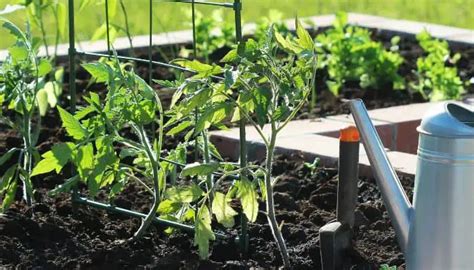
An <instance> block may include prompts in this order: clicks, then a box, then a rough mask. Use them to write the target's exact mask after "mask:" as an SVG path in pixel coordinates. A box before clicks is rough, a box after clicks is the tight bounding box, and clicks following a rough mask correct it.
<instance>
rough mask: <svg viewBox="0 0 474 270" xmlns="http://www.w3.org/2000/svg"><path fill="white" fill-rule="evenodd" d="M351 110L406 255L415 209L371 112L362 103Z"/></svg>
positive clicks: (359, 102)
mask: <svg viewBox="0 0 474 270" xmlns="http://www.w3.org/2000/svg"><path fill="white" fill-rule="evenodd" d="M349 106H350V109H351V112H352V115H353V117H354V120H355V123H356V126H357V128H358V129H359V133H360V135H361V138H362V143H363V144H364V148H365V151H366V152H367V156H368V158H369V161H370V165H371V167H372V170H373V172H374V176H375V179H376V181H377V185H378V186H379V188H380V191H381V193H382V199H383V201H384V203H385V206H386V208H387V210H388V213H389V215H390V218H391V219H392V222H393V226H394V228H395V232H396V234H397V239H398V243H399V245H400V247H401V249H402V251H403V252H405V250H406V248H407V244H408V234H409V230H410V220H411V215H412V212H413V208H412V206H411V204H410V201H409V200H408V197H407V195H406V194H405V191H404V190H403V187H402V185H401V183H400V180H399V179H398V176H397V174H396V172H395V170H394V169H393V167H392V165H391V164H390V161H389V160H388V158H387V154H386V153H385V149H384V146H383V144H382V141H381V140H380V137H379V136H378V134H377V131H376V129H375V127H374V125H373V124H372V122H371V120H370V118H369V115H368V113H367V109H366V108H365V106H364V103H363V102H362V100H360V99H356V100H351V101H350V102H349Z"/></svg>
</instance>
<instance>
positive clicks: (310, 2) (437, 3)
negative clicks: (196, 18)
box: [0, 0, 474, 48]
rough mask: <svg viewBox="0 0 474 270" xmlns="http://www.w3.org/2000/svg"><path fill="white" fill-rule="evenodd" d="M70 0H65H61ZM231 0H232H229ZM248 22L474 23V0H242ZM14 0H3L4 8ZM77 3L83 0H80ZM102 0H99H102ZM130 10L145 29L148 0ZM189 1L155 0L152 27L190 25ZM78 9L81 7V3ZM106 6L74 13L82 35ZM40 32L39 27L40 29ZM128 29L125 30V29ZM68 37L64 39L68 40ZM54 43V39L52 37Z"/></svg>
mask: <svg viewBox="0 0 474 270" xmlns="http://www.w3.org/2000/svg"><path fill="white" fill-rule="evenodd" d="M60 1H63V2H64V3H66V2H67V1H66V0H60ZM102 1H103V0H102ZM213 1H214V2H225V0H213ZM227 1H231V0H227ZM242 1H243V19H244V22H251V21H256V20H258V18H260V17H261V16H265V15H267V14H268V12H269V10H271V9H276V10H279V11H281V12H282V13H283V16H284V17H285V18H290V17H294V16H295V15H298V16H299V17H305V16H311V15H318V14H329V13H334V12H336V11H347V12H359V13H366V14H372V15H381V16H387V17H392V18H402V19H410V20H417V21H425V22H432V23H438V24H444V25H451V26H457V27H463V28H470V29H474V14H473V13H472V11H473V10H474V0H242ZM12 2H14V0H0V9H3V8H4V7H5V6H6V5H7V4H9V3H12ZM75 2H76V6H77V7H78V6H79V4H80V2H81V1H80V0H76V1H75ZM100 2H101V0H97V3H100ZM125 5H126V7H127V10H128V14H129V21H130V26H131V31H132V33H133V34H136V35H139V34H146V33H147V32H148V0H125ZM190 6H191V5H189V4H183V3H163V2H162V1H160V0H154V4H153V9H154V12H153V16H154V21H153V27H154V29H155V31H154V32H165V31H172V30H178V29H184V28H190V25H191V24H190V19H189V16H187V15H186V14H187V13H188V12H186V10H188V11H189V9H190ZM198 9H199V10H200V11H201V12H202V13H204V14H210V13H211V11H212V8H209V7H202V6H200V7H199V8H198ZM77 10H78V8H77ZM104 14H105V13H104V6H103V5H94V6H92V7H89V8H87V9H85V10H83V11H82V12H81V13H77V14H76V17H77V18H76V29H77V30H76V32H77V34H76V36H77V38H78V39H80V40H85V39H90V37H91V36H92V34H93V32H94V30H95V29H96V28H97V27H98V26H100V25H101V24H102V23H103V22H104V20H105V16H104ZM225 16H226V18H227V19H229V20H232V18H233V14H232V10H228V11H226V13H225ZM6 17H7V18H8V19H10V20H12V21H13V22H15V23H16V24H18V25H19V26H22V27H24V25H25V12H24V11H17V12H16V13H14V14H9V15H7V16H6ZM113 22H114V23H116V24H119V25H123V16H122V13H121V10H120V9H118V10H117V15H116V17H115V18H114V21H113ZM46 26H47V27H46V28H47V32H48V34H49V35H50V36H49V38H51V39H53V35H54V33H55V24H54V21H53V16H52V15H50V16H48V17H47V18H46ZM36 33H37V32H36ZM123 34H124V33H121V35H123ZM64 41H65V40H63V42H64ZM11 42H12V40H11V39H10V38H9V37H8V36H7V35H6V32H5V31H4V30H3V29H2V30H0V48H5V47H7V46H8V45H9V44H11ZM50 43H51V42H50Z"/></svg>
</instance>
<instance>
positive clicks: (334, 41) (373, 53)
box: [316, 13, 405, 95]
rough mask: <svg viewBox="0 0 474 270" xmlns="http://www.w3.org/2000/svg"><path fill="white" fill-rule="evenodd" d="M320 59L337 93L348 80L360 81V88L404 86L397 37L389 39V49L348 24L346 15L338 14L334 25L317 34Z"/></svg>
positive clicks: (333, 91) (368, 34)
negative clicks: (400, 70) (390, 46)
mask: <svg viewBox="0 0 474 270" xmlns="http://www.w3.org/2000/svg"><path fill="white" fill-rule="evenodd" d="M316 40H317V42H318V43H319V46H320V47H321V53H322V55H323V58H322V59H321V65H320V66H321V67H322V68H327V71H328V74H329V78H330V80H328V81H327V84H328V87H329V89H330V90H331V92H332V93H333V94H334V95H339V91H340V89H341V87H342V86H343V85H344V84H345V83H348V82H359V85H360V86H361V87H362V88H374V89H381V88H383V87H392V88H393V89H403V88H404V87H405V84H404V80H403V78H402V77H401V76H400V75H399V74H398V69H399V67H400V65H401V64H402V63H403V58H402V57H401V56H400V55H399V54H398V53H397V48H398V47H397V46H396V44H397V43H398V41H399V38H398V37H394V38H393V39H392V48H391V51H388V50H386V49H385V48H384V47H383V45H382V44H381V43H380V42H375V41H373V40H372V39H371V36H370V31H369V30H367V29H363V28H360V27H355V26H348V25H347V14H345V13H338V14H337V16H336V21H335V23H334V26H333V28H331V29H329V30H327V31H326V32H324V33H322V34H320V35H318V36H317V37H316Z"/></svg>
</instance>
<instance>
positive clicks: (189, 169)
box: [181, 162, 219, 177]
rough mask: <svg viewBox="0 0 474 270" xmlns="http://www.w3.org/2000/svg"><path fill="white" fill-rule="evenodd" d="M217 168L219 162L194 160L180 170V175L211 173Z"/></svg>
mask: <svg viewBox="0 0 474 270" xmlns="http://www.w3.org/2000/svg"><path fill="white" fill-rule="evenodd" d="M217 169H219V163H217V162H211V163H199V162H194V163H191V164H188V165H186V166H185V167H184V168H183V170H182V171H181V177H186V176H197V175H200V176H205V175H208V174H211V173H213V172H215V171H217Z"/></svg>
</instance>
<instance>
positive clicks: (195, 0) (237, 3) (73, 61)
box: [68, 0, 249, 254]
mask: <svg viewBox="0 0 474 270" xmlns="http://www.w3.org/2000/svg"><path fill="white" fill-rule="evenodd" d="M108 2H109V1H108V0H105V10H104V12H105V24H106V40H107V54H104V53H94V52H86V51H79V50H77V49H76V40H75V18H74V15H75V14H74V0H68V14H69V23H68V25H69V51H68V55H69V68H70V76H69V89H70V90H69V91H70V95H71V100H70V112H71V113H74V112H75V111H76V98H77V97H76V84H75V81H76V76H77V74H76V65H77V59H78V57H79V56H90V57H111V56H112V55H113V52H112V48H111V40H110V21H109V3H108ZM169 2H175V3H185V4H190V5H191V9H192V26H193V27H192V28H193V49H194V57H196V54H197V49H196V16H195V11H196V5H203V6H214V7H220V8H225V9H232V10H233V11H234V20H235V36H236V43H239V42H241V41H242V40H243V35H242V17H241V15H242V14H241V13H242V2H241V0H234V1H233V2H211V1H206V0H172V1H171V0H170V1H169ZM148 9H149V13H148V14H149V20H148V23H149V34H148V36H149V44H148V59H142V58H136V57H131V56H123V55H117V58H118V59H119V60H125V61H134V62H140V63H148V68H149V70H150V74H149V78H148V83H149V84H150V85H152V84H153V80H152V72H151V70H152V68H153V66H161V67H165V68H170V69H175V70H180V71H186V72H191V73H194V72H193V71H192V70H189V69H187V68H183V67H181V66H177V65H173V64H170V63H166V62H160V61H153V59H152V56H153V0H149V1H148ZM214 79H216V80H223V78H222V77H219V76H214ZM245 124H246V123H245V120H244V119H242V120H241V121H240V142H241V143H240V165H241V167H246V166H247V146H246V143H245V142H246V134H245ZM242 142H243V143H242ZM161 160H162V161H165V162H170V163H173V164H174V165H176V166H178V167H183V166H185V164H180V163H177V162H173V161H169V160H166V159H161ZM245 174H246V173H245V172H242V173H241V174H240V175H234V176H232V177H231V178H233V179H240V178H241V177H243V176H245ZM72 202H73V204H79V205H86V206H91V207H94V208H98V209H103V210H107V211H110V212H114V213H119V214H123V215H126V216H129V217H135V218H144V217H146V215H145V214H143V213H140V212H136V211H132V210H129V209H125V208H121V207H116V206H114V205H111V204H107V203H103V202H98V201H94V200H91V199H88V198H86V197H83V196H81V194H80V193H79V191H78V189H77V185H76V186H75V187H74V188H73V189H72ZM240 220H241V224H240V225H241V229H240V232H239V234H238V236H237V237H236V238H235V242H236V243H237V244H238V245H239V247H240V250H241V252H242V253H244V254H245V253H246V252H247V250H248V242H249V240H248V237H249V236H248V230H247V226H248V224H247V223H248V221H247V218H246V217H245V215H244V214H243V213H241V215H240ZM154 223H156V224H161V225H164V226H169V227H173V228H177V229H180V230H182V231H184V232H188V233H193V232H194V231H195V229H194V226H192V225H188V224H183V223H180V222H174V221H170V220H165V219H161V218H159V217H156V218H155V219H154ZM215 235H216V237H217V238H220V239H228V238H229V237H230V236H229V235H227V234H225V233H223V232H215Z"/></svg>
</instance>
